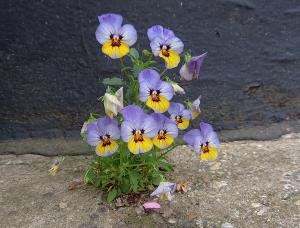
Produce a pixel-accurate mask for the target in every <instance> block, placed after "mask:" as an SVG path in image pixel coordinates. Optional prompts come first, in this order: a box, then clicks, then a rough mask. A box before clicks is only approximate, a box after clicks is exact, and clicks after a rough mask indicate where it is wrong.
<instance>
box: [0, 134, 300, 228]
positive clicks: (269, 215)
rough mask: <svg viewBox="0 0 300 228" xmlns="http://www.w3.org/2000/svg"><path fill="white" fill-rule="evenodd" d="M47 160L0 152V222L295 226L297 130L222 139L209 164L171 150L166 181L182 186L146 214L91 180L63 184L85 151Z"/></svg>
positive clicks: (298, 214)
mask: <svg viewBox="0 0 300 228" xmlns="http://www.w3.org/2000/svg"><path fill="white" fill-rule="evenodd" d="M41 150H42V147H41ZM54 159H55V157H45V156H41V155H30V154H27V155H2V156H0V172H1V176H0V193H1V194H0V204H1V207H0V227H105V228H106V227H222V228H231V227H247V228H249V227H259V228H260V227H284V228H286V227H300V225H299V224H300V191H299V190H300V166H299V164H300V134H288V135H284V136H282V137H281V138H280V139H278V140H273V141H236V142H229V143H223V144H222V145H221V153H220V156H219V158H218V159H217V160H216V161H214V162H200V161H199V160H198V159H197V156H196V155H195V154H194V153H193V152H192V151H191V150H190V149H189V148H187V147H186V146H182V147H180V148H178V149H176V151H174V152H173V153H171V155H170V159H171V160H172V162H173V163H174V164H175V173H173V174H171V175H170V176H169V180H170V181H179V180H188V181H189V183H190V185H189V190H188V192H187V193H178V192H177V193H175V197H174V198H173V200H171V201H170V202H169V201H163V202H160V203H161V209H160V210H158V211H151V212H145V211H144V210H143V209H142V207H141V206H140V205H139V204H134V205H131V206H122V203H120V202H119V203H118V204H117V205H116V203H112V204H107V203H106V202H104V200H103V199H102V192H101V191H100V190H97V189H95V188H93V187H92V186H79V187H78V188H76V189H74V190H69V189H68V186H69V184H70V182H71V181H72V180H74V178H81V177H82V175H83V171H84V168H85V167H86V165H87V163H88V162H89V160H90V159H91V157H89V156H66V157H65V160H64V162H63V164H62V165H61V167H60V169H59V171H58V172H57V174H56V176H51V175H50V174H49V173H48V165H49V164H51V163H52V162H53V160H54Z"/></svg>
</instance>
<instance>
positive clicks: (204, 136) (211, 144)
mask: <svg viewBox="0 0 300 228" xmlns="http://www.w3.org/2000/svg"><path fill="white" fill-rule="evenodd" d="M183 140H184V141H185V142H187V143H188V144H189V145H190V146H192V147H193V148H194V150H195V151H196V153H197V154H200V158H201V160H207V159H210V160H215V159H216V157H217V154H218V147H219V144H220V142H219V139H218V136H217V133H216V132H214V130H213V128H212V126H211V125H210V124H207V123H203V122H202V123H201V124H200V130H199V129H193V130H191V131H189V132H187V133H186V134H185V135H184V136H183Z"/></svg>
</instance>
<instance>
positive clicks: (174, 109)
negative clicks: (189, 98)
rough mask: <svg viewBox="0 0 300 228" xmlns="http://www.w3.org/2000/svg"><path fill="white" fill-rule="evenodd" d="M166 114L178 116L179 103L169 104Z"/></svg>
mask: <svg viewBox="0 0 300 228" xmlns="http://www.w3.org/2000/svg"><path fill="white" fill-rule="evenodd" d="M168 112H169V113H170V115H172V114H174V115H178V114H179V112H180V106H179V103H176V102H171V103H170V107H169V110H168Z"/></svg>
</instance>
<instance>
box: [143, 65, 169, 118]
mask: <svg viewBox="0 0 300 228" xmlns="http://www.w3.org/2000/svg"><path fill="white" fill-rule="evenodd" d="M139 82H140V89H139V97H140V100H141V101H143V102H146V105H147V106H148V107H149V108H151V109H153V110H154V111H156V112H159V113H163V112H165V111H167V110H168V108H169V106H170V102H169V100H171V99H172V97H173V94H174V89H173V87H172V85H170V84H169V83H168V82H165V81H162V80H160V76H159V73H158V72H157V71H155V70H150V69H147V70H143V71H141V73H140V74H139Z"/></svg>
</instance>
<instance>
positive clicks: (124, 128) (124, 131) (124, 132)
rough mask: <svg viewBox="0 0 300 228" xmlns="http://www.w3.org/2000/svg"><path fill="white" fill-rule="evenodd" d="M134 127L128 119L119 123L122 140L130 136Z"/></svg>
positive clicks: (128, 138)
mask: <svg viewBox="0 0 300 228" xmlns="http://www.w3.org/2000/svg"><path fill="white" fill-rule="evenodd" d="M134 129H136V125H135V123H133V122H130V121H123V122H122V125H121V137H122V139H123V141H124V142H128V141H129V140H130V137H131V136H132V130H134Z"/></svg>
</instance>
